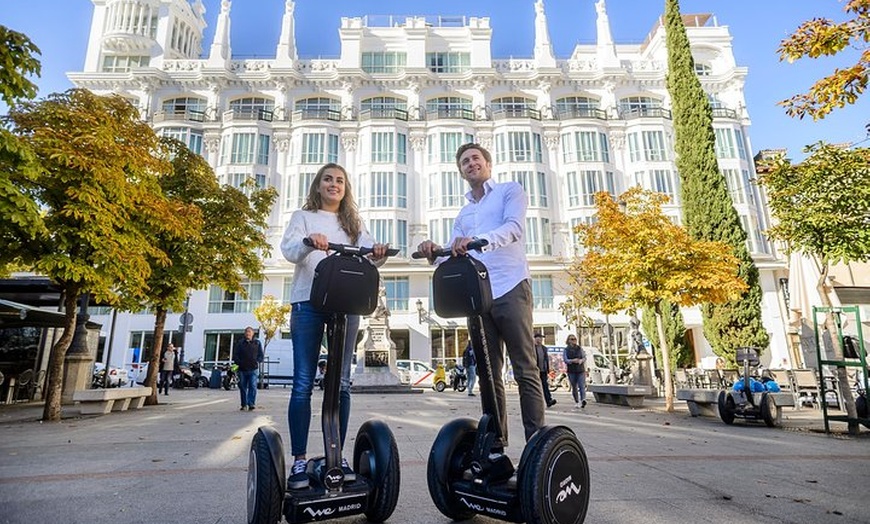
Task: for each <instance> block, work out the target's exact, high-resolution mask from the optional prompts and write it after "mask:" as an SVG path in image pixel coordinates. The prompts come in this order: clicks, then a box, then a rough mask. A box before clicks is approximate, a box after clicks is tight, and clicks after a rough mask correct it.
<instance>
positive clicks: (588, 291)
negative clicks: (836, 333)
mask: <svg viewBox="0 0 870 524" xmlns="http://www.w3.org/2000/svg"><path fill="white" fill-rule="evenodd" d="M668 200H669V199H668V197H667V196H665V195H663V194H661V193H654V192H651V191H646V190H642V189H639V188H632V189H630V190H628V191H627V192H625V193H624V194H623V195H622V196H621V197H620V199H619V203H617V202H616V201H615V200H614V199H613V198H612V197H611V196H610V195H609V194H608V193H603V192H602V193H598V194H596V195H595V205H596V207H597V210H598V211H597V218H598V220H597V221H596V222H595V223H593V224H588V225H579V226H577V228H576V232H577V233H578V239H579V242H580V243H582V244H583V246H584V247H585V250H584V251H585V254H584V255H583V256H580V257H578V258H577V259H575V260H574V262H573V263H572V264H571V268H570V270H569V275H570V278H571V290H570V294H571V301H572V302H573V303H574V304H575V305H576V306H577V307H589V308H597V309H600V310H601V311H602V312H603V313H608V314H613V313H616V312H618V311H623V310H627V309H633V308H637V307H649V308H651V309H652V310H653V311H655V316H656V328H657V331H658V333H657V335H658V339H659V344H660V347H661V351H662V362H661V364H662V367H663V372H664V379H665V408H666V409H667V411H673V409H674V392H673V385H672V380H671V369H670V368H671V366H670V354H669V351H670V349H669V347H668V342H667V337H666V336H665V331H664V326H663V323H662V308H661V304H662V302H663V301H665V300H667V301H669V302H671V303H672V304H677V305H680V306H694V305H698V304H703V303H717V304H718V303H723V302H727V301H728V300H733V299H735V298H736V297H738V296H740V294H741V293H742V292H744V291H745V290H746V288H747V286H746V283H745V282H744V281H743V280H741V279H740V278H739V277H738V276H737V269H738V260H737V258H736V257H735V256H734V255H733V254H732V252H733V250H732V249H731V247H730V246H729V245H727V244H724V243H722V242H708V241H697V240H692V238H690V237H689V234H688V232H687V231H686V230H685V229H684V228H683V227H682V226H679V225H677V224H675V223H674V222H673V221H672V220H671V218H670V217H668V216H667V215H665V214H664V213H663V211H662V205H663V204H665V203H666V202H668ZM621 207H623V209H621Z"/></svg>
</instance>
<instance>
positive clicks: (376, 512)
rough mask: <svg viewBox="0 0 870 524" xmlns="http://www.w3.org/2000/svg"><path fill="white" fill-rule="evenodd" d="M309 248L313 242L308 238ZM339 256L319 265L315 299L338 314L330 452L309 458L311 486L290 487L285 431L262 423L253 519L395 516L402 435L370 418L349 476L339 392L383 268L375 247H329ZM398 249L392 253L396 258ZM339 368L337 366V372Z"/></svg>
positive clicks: (327, 435)
mask: <svg viewBox="0 0 870 524" xmlns="http://www.w3.org/2000/svg"><path fill="white" fill-rule="evenodd" d="M304 240H305V241H306V242H305V243H306V245H311V244H310V242H309V241H308V239H307V238H306V239H304ZM329 249H330V251H333V252H334V253H333V254H332V255H330V256H327V257H326V258H325V259H324V260H322V261H321V262H320V263H319V264H318V265H317V268H316V270H315V277H314V283H313V284H312V290H311V301H312V304H313V305H314V307H316V308H318V309H319V310H321V311H327V312H331V313H333V322H332V323H331V324H330V325H329V326H328V327H327V339H328V341H329V354H328V356H327V363H326V369H327V370H329V371H328V372H327V373H326V376H325V379H324V381H325V385H324V394H323V411H322V428H323V449H324V452H325V454H326V455H325V456H323V457H315V458H312V459H310V460H309V461H308V467H307V473H308V476H309V477H310V478H309V487H307V488H304V489H300V490H288V489H287V488H286V485H287V480H286V476H285V474H286V472H285V467H284V445H283V442H282V440H281V435H280V433H278V432H277V431H276V430H275V429H274V428H272V427H270V426H262V427H260V428H259V429H258V430H257V433H256V435H254V440H253V442H252V443H251V452H250V455H249V458H248V500H247V502H248V507H247V514H248V523H249V524H273V523H275V522H279V521H280V520H281V516H282V514H283V516H284V517H285V518H286V519H287V522H290V523H291V524H296V523H298V522H310V521H319V520H327V519H333V518H338V517H346V516H348V515H356V514H359V513H365V515H366V517H367V518H368V520H369V521H371V522H383V521H385V520H386V519H387V518H389V517H390V515H392V513H393V510H394V509H396V502H397V501H398V499H399V453H398V450H397V447H396V439H395V438H394V437H393V433H392V432H391V431H390V428H389V427H388V426H387V425H386V424H385V423H384V422H382V421H379V420H369V421H367V422H366V423H364V424H363V425H362V426H361V427H360V429H359V431H358V432H357V436H356V442H355V444H354V449H353V470H354V472H355V473H356V474H355V478H353V479H351V478H345V474H344V472H343V471H342V468H341V439H340V434H339V416H338V404H339V391H340V388H341V373H339V372H337V370H340V369H341V363H342V354H343V353H344V339H345V330H346V328H347V316H346V315H348V314H355V315H368V314H370V313H371V312H372V311H374V309H375V307H376V305H377V299H378V286H379V276H378V270H377V268H376V267H375V266H374V264H372V263H371V261H369V260H368V259H366V258H364V255H367V254H369V253H371V252H372V250H371V249H370V248H362V247H356V246H347V245H342V244H332V243H330V244H329ZM397 253H398V249H391V250H388V251H387V254H388V255H395V254H397ZM333 370H336V371H333Z"/></svg>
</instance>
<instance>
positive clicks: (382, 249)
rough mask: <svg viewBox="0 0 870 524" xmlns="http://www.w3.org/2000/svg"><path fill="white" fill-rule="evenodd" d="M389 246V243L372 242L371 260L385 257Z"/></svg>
mask: <svg viewBox="0 0 870 524" xmlns="http://www.w3.org/2000/svg"><path fill="white" fill-rule="evenodd" d="M389 248H390V245H389V244H374V245H373V246H372V254H371V259H372V260H380V259H382V258H386V257H387V250H388V249H389Z"/></svg>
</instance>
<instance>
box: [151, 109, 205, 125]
mask: <svg viewBox="0 0 870 524" xmlns="http://www.w3.org/2000/svg"><path fill="white" fill-rule="evenodd" d="M205 120H206V117H205V111H194V110H192V109H187V110H181V111H158V112H156V113H154V123H157V122H169V121H186V122H205Z"/></svg>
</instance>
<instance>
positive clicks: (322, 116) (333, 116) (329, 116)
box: [293, 107, 341, 122]
mask: <svg viewBox="0 0 870 524" xmlns="http://www.w3.org/2000/svg"><path fill="white" fill-rule="evenodd" d="M293 120H294V121H296V120H328V121H330V122H340V121H341V111H339V110H338V109H327V108H320V107H318V108H314V107H309V108H305V109H297V110H296V111H293Z"/></svg>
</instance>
